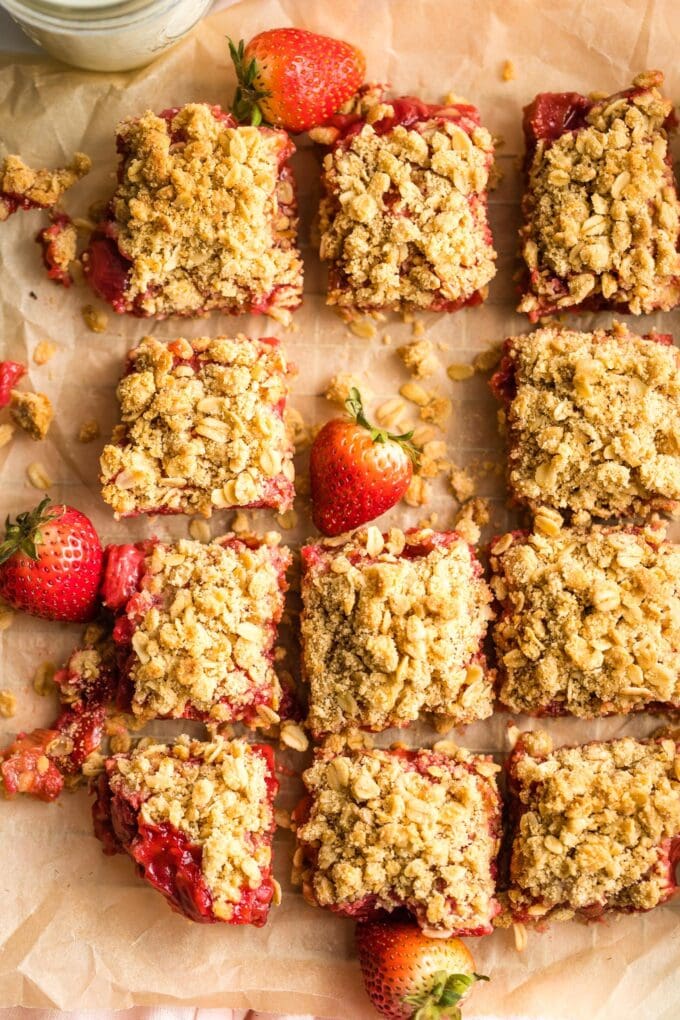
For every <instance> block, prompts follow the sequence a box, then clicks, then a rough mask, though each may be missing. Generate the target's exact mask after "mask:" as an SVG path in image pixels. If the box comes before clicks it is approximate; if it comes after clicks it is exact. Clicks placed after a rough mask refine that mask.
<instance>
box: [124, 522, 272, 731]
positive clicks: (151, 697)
mask: <svg viewBox="0 0 680 1020" xmlns="http://www.w3.org/2000/svg"><path fill="white" fill-rule="evenodd" d="M277 537H278V536H277ZM289 563H290V554H289V553H288V550H287V549H285V548H283V547H280V548H276V547H275V546H269V545H266V544H262V545H260V546H258V547H256V548H252V549H251V548H249V547H248V546H247V545H246V544H245V543H243V542H240V541H237V540H236V539H235V538H234V537H233V536H231V538H226V539H223V540H220V541H215V542H210V543H202V542H195V541H190V540H188V539H180V540H179V541H178V542H176V543H175V544H173V545H165V544H162V543H158V544H156V545H154V547H153V549H152V550H151V552H150V553H149V554H148V556H147V557H146V560H145V570H146V577H145V578H144V579H143V585H142V596H141V603H140V606H139V608H136V609H135V610H133V611H132V612H133V617H134V618H133V623H134V624H135V627H134V631H133V634H132V652H133V657H132V663H131V666H130V679H131V681H132V684H133V688H134V693H133V697H132V710H133V712H134V713H135V715H138V716H143V717H147V716H149V717H152V716H164V717H171V718H179V717H181V716H182V715H183V714H184V713H185V712H187V711H189V712H194V713H200V714H208V715H209V716H210V718H212V719H215V720H218V721H220V720H228V719H232V718H241V717H242V716H243V715H244V714H245V715H246V716H248V715H249V714H250V715H254V713H255V708H256V705H257V704H260V703H261V704H262V705H264V706H265V707H268V708H270V709H271V710H273V711H276V709H277V708H278V705H279V700H280V695H281V691H280V688H279V683H278V680H277V678H276V674H275V672H274V669H273V666H272V662H271V659H272V648H273V645H274V641H275V638H276V624H277V623H278V621H279V620H280V618H281V614H282V612H283V604H284V591H285V583H284V581H283V578H282V574H283V573H284V572H285V570H286V568H287V567H288V565H289Z"/></svg>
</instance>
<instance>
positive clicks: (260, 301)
mask: <svg viewBox="0 0 680 1020" xmlns="http://www.w3.org/2000/svg"><path fill="white" fill-rule="evenodd" d="M180 109H181V107H178V106H177V107H171V108H169V109H167V110H163V111H162V112H161V113H159V114H158V116H159V117H162V118H163V120H165V121H167V122H168V123H171V122H172V120H173V119H174V118H175V117H176V115H177V114H178V113H179V111H180ZM210 109H211V111H212V114H213V116H214V117H215V118H216V120H218V121H220V122H222V123H223V124H224V125H225V127H228V128H235V127H238V123H237V121H236V120H235V119H234V117H232V115H231V114H230V113H226V112H225V111H223V110H222V109H221V108H220V107H219V106H211V107H210ZM260 130H261V131H263V132H265V133H268V134H270V133H273V131H274V129H272V128H268V127H261V128H260ZM186 142H187V138H186V134H185V132H184V131H173V132H172V134H171V145H173V146H181V145H184V144H186ZM116 148H117V151H118V155H119V159H120V162H119V166H118V179H119V181H120V180H122V179H123V175H124V169H125V165H126V161H127V160H129V159H131V158H132V154H131V153H130V152H129V150H128V148H127V147H126V144H125V141H124V139H123V138H122V137H121V136H120V135H119V136H118V137H117V139H116ZM294 151H295V146H294V145H293V143H292V142H291V141H290V140H289V142H288V144H287V145H286V146H282V148H281V152H280V155H279V164H278V180H279V181H280V182H288V183H289V184H290V185H291V187H292V189H293V196H294V197H293V202H292V204H286V203H285V202H282V201H279V213H280V214H281V215H283V216H287V217H289V218H291V217H294V216H295V180H294V176H293V171H292V169H291V167H290V166H289V165H288V160H289V158H290V157H291V155H292V154H293V152H294ZM131 269H132V261H131V259H130V258H129V257H128V256H127V254H126V252H125V250H124V248H123V247H121V245H120V244H119V230H118V223H117V221H116V218H115V215H114V211H113V203H110V204H109V206H108V209H107V211H106V214H105V216H104V218H103V219H102V220H101V222H100V223H98V224H97V228H96V230H95V231H94V232H93V234H92V237H91V240H90V243H89V245H88V248H87V251H86V253H85V257H84V259H83V271H84V275H85V277H86V279H87V280H88V282H89V284H90V286H91V287H92V289H93V290H94V292H95V293H96V294H97V295H98V297H100V298H101V299H102V300H103V301H106V302H107V304H109V305H111V307H112V308H113V310H114V311H115V312H118V313H119V314H124V313H126V312H129V313H132V314H133V315H136V316H140V317H143V318H144V317H148V315H149V313H148V312H147V311H145V309H144V301H145V298H147V297H149V296H153V295H154V294H156V293H158V291H159V290H160V286H159V285H151V286H150V287H149V288H148V289H147V290H146V291H145V292H144V293H143V294H139V295H137V296H136V297H135V298H134V299H132V300H131V299H130V297H129V296H128V284H129V279H130V273H131ZM280 290H282V288H281V287H280V286H278V285H277V286H275V287H274V288H273V289H272V291H271V292H270V293H269V294H267V295H265V296H262V297H256V295H255V294H253V296H252V304H251V306H250V307H249V308H246V309H244V308H243V307H241V306H240V305H238V306H237V305H233V306H232V305H230V304H229V303H228V302H227V303H225V305H224V306H223V307H222V308H221V310H222V311H224V312H226V313H227V314H230V313H232V314H241V313H242V312H244V311H249V312H251V313H252V314H256V315H257V314H266V313H268V312H269V311H271V309H272V308H273V307H274V306H275V305H276V304H277V296H278V293H279V291H280ZM208 296H209V295H206V297H208ZM203 311H206V310H203ZM174 314H177V315H182V314H185V315H191V316H195V315H201V314H202V310H201V309H198V310H195V311H193V310H192V311H191V312H188V313H182V312H175V313H174ZM157 317H161V316H157ZM260 505H261V504H253V508H255V507H257V506H260ZM160 512H162V511H160Z"/></svg>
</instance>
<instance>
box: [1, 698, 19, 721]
mask: <svg viewBox="0 0 680 1020" xmlns="http://www.w3.org/2000/svg"><path fill="white" fill-rule="evenodd" d="M16 710H17V699H16V695H15V694H12V692H11V691H0V715H1V716H2V718H3V719H11V718H12V716H13V715H16Z"/></svg>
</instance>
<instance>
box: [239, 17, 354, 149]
mask: <svg viewBox="0 0 680 1020" xmlns="http://www.w3.org/2000/svg"><path fill="white" fill-rule="evenodd" d="M229 51H230V53H231V58H232V60H233V61H234V66H235V68H236V76H237V79H238V87H237V89H236V95H235V97H234V102H233V105H232V111H233V113H234V116H235V117H236V119H237V120H239V121H248V122H250V123H251V124H260V123H261V122H262V121H263V120H264V121H266V122H267V123H268V124H274V125H276V126H277V127H282V128H285V130H286V131H290V132H292V133H293V134H297V133H298V132H300V131H309V129H310V128H312V127H315V126H317V125H319V124H322V123H323V122H324V121H325V120H327V119H328V118H329V117H330V116H332V114H334V113H335V112H336V111H337V110H338V109H339V108H340V107H341V106H342V104H343V103H345V102H346V101H347V100H348V99H349V98H350V97H351V96H352V95H353V94H354V93H355V92H356V90H357V89H358V88H359V86H360V85H361V83H362V81H363V78H364V73H365V71H366V59H365V57H364V55H363V53H362V52H361V50H359V49H357V47H356V46H352V45H350V43H346V42H342V41H341V40H340V39H331V38H330V37H329V36H326V35H318V34H317V33H315V32H308V31H307V30H306V29H303V28H273V29H270V30H269V31H268V32H260V34H259V35H256V36H255V37H254V38H253V39H251V40H250V42H249V43H248V45H247V46H245V47H244V45H243V40H241V41H240V42H239V44H238V46H235V45H234V43H233V42H232V41H231V39H230V40H229Z"/></svg>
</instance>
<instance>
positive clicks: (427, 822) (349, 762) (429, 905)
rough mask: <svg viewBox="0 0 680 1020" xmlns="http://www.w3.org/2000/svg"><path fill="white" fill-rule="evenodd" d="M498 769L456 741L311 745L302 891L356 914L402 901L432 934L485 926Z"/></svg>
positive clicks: (301, 828) (496, 826) (300, 832)
mask: <svg viewBox="0 0 680 1020" xmlns="http://www.w3.org/2000/svg"><path fill="white" fill-rule="evenodd" d="M498 770H499V766H497V765H495V764H494V763H493V762H492V761H491V759H490V758H487V757H483V756H475V755H472V754H470V753H468V752H466V751H464V750H462V749H458V748H455V747H454V746H453V745H450V746H449V748H448V753H446V752H444V751H429V750H420V751H396V750H392V751H384V750H377V749H376V750H356V751H351V750H349V749H344V750H340V751H332V750H329V749H322V750H319V751H317V753H316V757H315V761H314V763H313V765H312V767H311V768H309V769H308V770H307V771H306V772H305V773H304V776H303V779H304V782H305V785H306V787H307V789H308V791H309V793H310V795H311V804H310V805H309V807H308V809H307V810H305V811H304V813H303V815H302V817H299V814H298V812H296V816H297V817H296V820H297V821H298V827H297V840H298V847H299V848H300V851H301V854H302V876H301V877H302V883H303V893H304V895H305V898H306V899H308V900H309V901H310V902H311V903H313V904H316V905H318V906H322V907H327V908H330V909H331V910H335V911H337V912H338V913H347V914H349V915H350V916H352V917H359V918H361V917H369V916H371V915H372V914H373V913H375V911H376V910H380V909H384V910H390V911H391V910H394V909H395V908H399V907H402V906H404V907H406V908H407V909H408V910H409V911H410V912H411V913H413V914H414V915H415V917H416V919H417V921H418V924H419V925H420V926H421V928H423V929H424V930H425V931H426V932H431V933H432V934H433V935H437V936H439V937H442V936H444V935H446V934H454V933H460V934H483V933H486V932H488V931H490V923H491V919H492V918H493V916H494V914H495V913H496V912H497V904H496V901H495V899H494V887H495V882H494V862H495V858H496V854H497V852H498V846H499V839H498V834H499V831H500V799H499V795H498V790H497V787H496V778H495V774H496V772H497V771H498Z"/></svg>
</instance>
